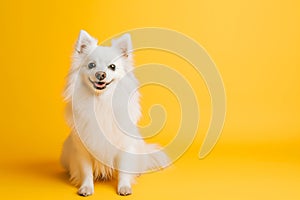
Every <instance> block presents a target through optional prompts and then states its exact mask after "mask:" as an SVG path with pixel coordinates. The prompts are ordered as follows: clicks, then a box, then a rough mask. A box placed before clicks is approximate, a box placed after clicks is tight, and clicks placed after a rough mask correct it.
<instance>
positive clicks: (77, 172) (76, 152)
mask: <svg viewBox="0 0 300 200" xmlns="http://www.w3.org/2000/svg"><path fill="white" fill-rule="evenodd" d="M92 164H93V163H92V159H91V157H90V155H89V154H88V153H87V152H86V151H85V150H84V149H83V148H82V147H81V146H79V145H78V146H74V149H73V151H72V155H70V165H69V166H70V167H69V170H70V175H71V180H72V181H73V183H74V184H75V185H80V188H79V190H78V194H79V195H81V196H89V195H92V194H93V193H94V180H93V165H92Z"/></svg>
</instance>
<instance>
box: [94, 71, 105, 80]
mask: <svg viewBox="0 0 300 200" xmlns="http://www.w3.org/2000/svg"><path fill="white" fill-rule="evenodd" d="M95 76H96V78H97V79H98V80H99V81H102V80H103V79H105V77H106V73H105V72H102V71H98V72H96V74H95Z"/></svg>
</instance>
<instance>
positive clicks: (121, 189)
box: [118, 172, 134, 196]
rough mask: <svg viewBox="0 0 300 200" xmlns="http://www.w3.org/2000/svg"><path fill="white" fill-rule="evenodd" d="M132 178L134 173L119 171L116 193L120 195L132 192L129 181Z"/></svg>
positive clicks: (130, 181)
mask: <svg viewBox="0 0 300 200" xmlns="http://www.w3.org/2000/svg"><path fill="white" fill-rule="evenodd" d="M133 179H134V175H132V174H129V173H124V172H119V177H118V194H119V195H121V196H127V195H130V194H131V193H132V190H131V183H132V181H133Z"/></svg>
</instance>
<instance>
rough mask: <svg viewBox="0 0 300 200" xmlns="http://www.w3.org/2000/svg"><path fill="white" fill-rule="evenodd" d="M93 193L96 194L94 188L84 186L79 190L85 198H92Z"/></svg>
mask: <svg viewBox="0 0 300 200" xmlns="http://www.w3.org/2000/svg"><path fill="white" fill-rule="evenodd" d="M93 193H94V189H93V188H92V187H88V186H82V187H80V188H79V190H78V194H79V195H80V196H84V197H87V196H90V195H92V194H93Z"/></svg>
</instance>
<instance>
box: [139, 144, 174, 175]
mask: <svg viewBox="0 0 300 200" xmlns="http://www.w3.org/2000/svg"><path fill="white" fill-rule="evenodd" d="M144 152H145V156H144V159H143V169H144V171H145V172H151V171H156V170H160V169H163V168H166V167H168V166H169V165H170V163H171V162H170V159H169V157H168V156H167V155H166V153H165V152H164V151H163V150H162V148H161V147H159V146H158V145H156V144H144Z"/></svg>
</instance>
